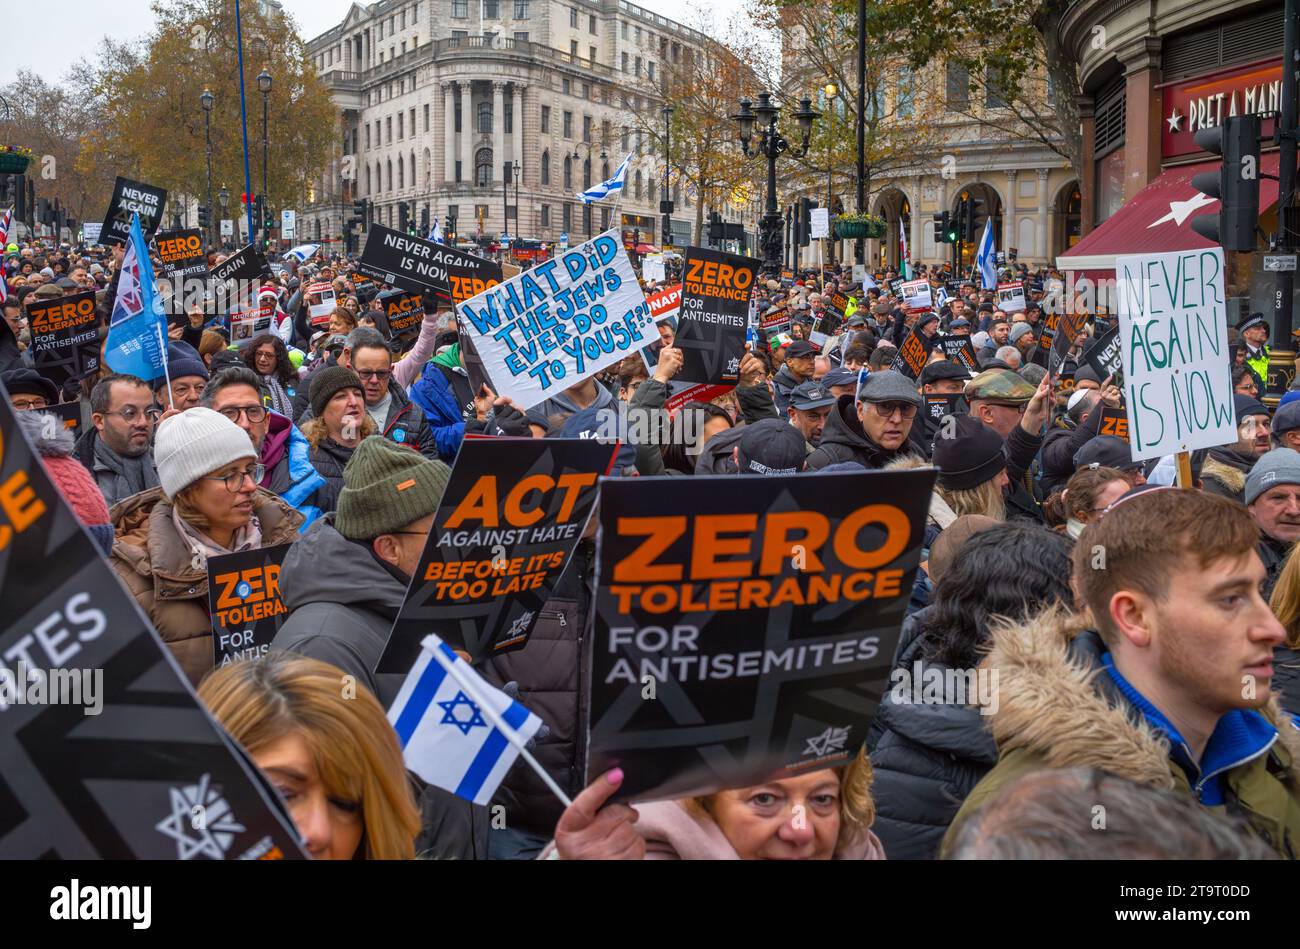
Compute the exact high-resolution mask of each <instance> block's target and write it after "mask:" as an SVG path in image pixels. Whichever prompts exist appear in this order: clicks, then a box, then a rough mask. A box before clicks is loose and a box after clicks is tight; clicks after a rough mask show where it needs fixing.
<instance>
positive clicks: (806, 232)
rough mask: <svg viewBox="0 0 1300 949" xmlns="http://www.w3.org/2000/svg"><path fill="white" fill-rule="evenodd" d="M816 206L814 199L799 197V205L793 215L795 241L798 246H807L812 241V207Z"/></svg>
mask: <svg viewBox="0 0 1300 949" xmlns="http://www.w3.org/2000/svg"><path fill="white" fill-rule="evenodd" d="M815 207H817V202H816V201H810V200H809V199H808V198H800V199H799V207H798V210H797V212H796V216H795V223H794V232H795V243H797V244H798V245H799V246H800V247H807V246H808V244H809V243H810V242H811V241H812V209H813V208H815Z"/></svg>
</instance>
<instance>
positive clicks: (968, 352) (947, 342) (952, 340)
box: [923, 336, 980, 373]
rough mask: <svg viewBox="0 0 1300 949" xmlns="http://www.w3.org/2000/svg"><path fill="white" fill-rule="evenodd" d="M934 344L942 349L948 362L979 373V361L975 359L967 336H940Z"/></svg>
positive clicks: (972, 347) (973, 348) (973, 350)
mask: <svg viewBox="0 0 1300 949" xmlns="http://www.w3.org/2000/svg"><path fill="white" fill-rule="evenodd" d="M936 342H937V343H938V344H939V345H940V346H942V347H943V354H944V356H945V357H946V358H947V359H948V360H949V361H950V362H955V363H957V364H958V365H961V366H964V367H965V368H967V369H969V370H970V371H971V372H973V373H978V372H979V371H980V368H979V361H978V360H977V359H976V358H975V347H974V345H972V343H971V341H970V337H969V336H940V337H939V338H938V340H936ZM923 368H924V367H923Z"/></svg>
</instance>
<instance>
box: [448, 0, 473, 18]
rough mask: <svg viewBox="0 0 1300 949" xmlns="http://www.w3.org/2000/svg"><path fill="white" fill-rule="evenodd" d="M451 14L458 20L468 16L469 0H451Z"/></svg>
mask: <svg viewBox="0 0 1300 949" xmlns="http://www.w3.org/2000/svg"><path fill="white" fill-rule="evenodd" d="M451 15H452V16H454V17H456V19H458V20H463V19H468V18H469V0H451Z"/></svg>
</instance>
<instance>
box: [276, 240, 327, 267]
mask: <svg viewBox="0 0 1300 949" xmlns="http://www.w3.org/2000/svg"><path fill="white" fill-rule="evenodd" d="M318 250H320V244H299V245H298V246H297V247H293V248H290V249H289V250H287V251H285V253H284V256H285V257H292V258H293V259H294V260H296V261H298V266H302V265H303V264H305V263H306V262H307V261H309V260H311V259H312V258H313V257H315V256H316V252H317V251H318Z"/></svg>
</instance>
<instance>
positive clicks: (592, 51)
mask: <svg viewBox="0 0 1300 949" xmlns="http://www.w3.org/2000/svg"><path fill="white" fill-rule="evenodd" d="M587 53H588V56H587V58H588V59H590V60H591V61H592V62H593V63H594V62H595V61H596V47H594V46H588V47H587Z"/></svg>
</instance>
